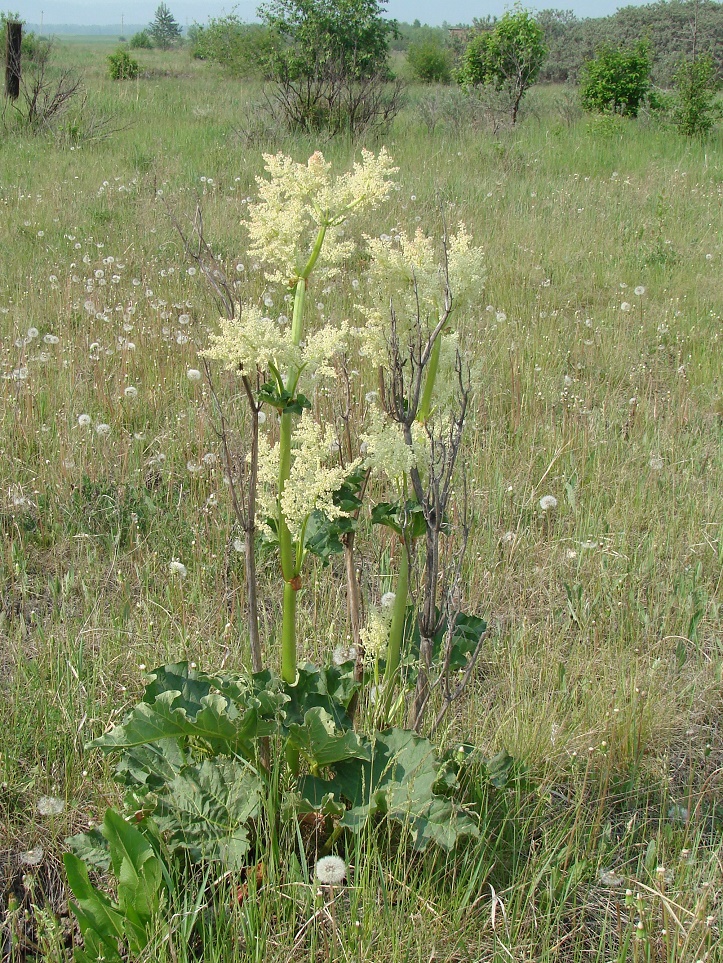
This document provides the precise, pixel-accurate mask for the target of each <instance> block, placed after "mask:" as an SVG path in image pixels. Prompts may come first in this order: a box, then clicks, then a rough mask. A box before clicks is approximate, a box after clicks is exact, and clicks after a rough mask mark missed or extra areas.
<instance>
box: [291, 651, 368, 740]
mask: <svg viewBox="0 0 723 963" xmlns="http://www.w3.org/2000/svg"><path fill="white" fill-rule="evenodd" d="M285 688H286V692H287V694H288V698H289V701H288V702H287V704H286V705H285V706H284V714H285V722H284V725H285V727H286V728H288V727H289V726H291V725H293V724H297V725H302V724H303V722H304V717H305V715H306V713H307V712H308V711H309V709H315V708H320V709H325V710H326V711H327V712H328V713H329V715H330V716H331V717H332V719H333V720H334V725H335V726H336V727H337V728H338V729H349V728H351V724H352V721H351V719H350V718H349V715H348V713H347V708H348V706H349V703H350V702H351V700H352V696H353V695H354V693H355V692H356V691H357V690H358V689H359V683H358V682H357V681H356V680H355V678H354V673H353V671H349V669H344V668H343V667H341V666H336V665H330V666H325V667H324V668H322V669H318V668H317V667H316V666H315V665H311V664H310V663H307V664H306V665H303V666H301V667H300V668H299V669H298V675H297V679H296V682H295V683H294V684H293V685H287V686H286V687H285Z"/></svg>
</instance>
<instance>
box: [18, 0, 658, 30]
mask: <svg viewBox="0 0 723 963" xmlns="http://www.w3.org/2000/svg"><path fill="white" fill-rule="evenodd" d="M159 2H160V0H113V2H112V3H109V2H107V0H69V2H62V0H27V2H23V0H4V2H3V0H0V9H6V8H7V9H8V10H11V11H13V12H16V11H17V12H19V13H20V16H21V17H22V19H23V20H25V21H26V22H27V23H31V24H39V23H41V22H42V23H44V24H48V23H51V24H52V23H57V24H63V23H77V24H85V25H90V24H97V25H105V24H115V23H118V24H119V23H120V22H121V16H122V17H123V22H124V23H139V24H142V23H148V22H150V21H151V20H152V19H153V14H154V12H155V9H156V7H157V6H158V3H159ZM643 2H649V0H637V2H636V0H537V2H530V3H529V4H525V5H526V6H529V8H530V9H535V8H537V9H538V10H542V9H545V8H546V7H557V8H559V9H564V10H573V11H574V12H575V13H576V14H577V15H578V16H579V17H603V16H606V15H608V14H611V13H614V12H615V11H616V10H617V9H618V7H621V6H640V5H641V4H642V3H643ZM166 3H167V5H168V7H169V8H170V10H171V13H172V14H173V15H174V17H175V18H176V20H177V21H178V22H179V23H180V24H181V26H185V25H186V24H187V23H189V24H190V23H194V22H197V23H205V22H206V21H207V20H208V18H209V17H218V16H222V15H223V14H225V13H230V12H232V11H235V13H236V14H237V16H238V17H239V18H240V19H241V20H253V19H254V16H255V12H256V8H257V7H258V6H259V2H258V0H239V2H238V3H235V4H234V3H233V2H230V3H228V2H224V0H208V2H206V3H205V4H199V3H198V0H166ZM512 5H513V3H512V0H447V2H446V3H441V2H440V0H389V2H388V4H387V13H388V15H389V16H390V17H394V18H396V19H397V20H403V21H407V22H408V23H411V22H412V21H414V20H415V19H419V20H421V21H422V23H428V24H431V25H434V26H436V25H439V24H441V23H442V22H443V21H447V23H451V24H454V23H471V22H472V18H473V17H484V16H486V15H487V14H488V13H491V14H496V15H498V16H499V15H500V14H501V13H504V11H505V10H506V9H509V8H510V7H512ZM41 15H42V16H41Z"/></svg>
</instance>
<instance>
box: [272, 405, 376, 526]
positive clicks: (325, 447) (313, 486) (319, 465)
mask: <svg viewBox="0 0 723 963" xmlns="http://www.w3.org/2000/svg"><path fill="white" fill-rule="evenodd" d="M291 448H292V463H291V473H290V475H289V480H288V481H287V482H286V484H285V486H284V490H283V492H281V495H280V497H279V499H278V501H277V498H276V493H277V482H278V473H279V444H278V442H277V443H276V444H275V445H273V446H271V445H269V443H268V440H267V439H266V437H265V436H264V435H262V436H261V437H260V438H259V474H258V478H259V490H258V504H259V516H260V517H259V524H260V525H261V526H262V527H265V520H266V518H268V517H271V518H275V519H276V520H277V521H278V520H279V511H278V509H279V506H280V507H281V512H282V514H283V517H284V520H285V521H286V524H287V526H288V528H289V531H290V532H291V536H292V538H293V539H294V540H298V539H299V538H300V537H301V535H302V534H303V531H304V526H305V525H306V521H307V519H308V518H309V515H311V513H312V512H314V511H320V512H322V513H323V514H324V515H325V516H326V518H328V519H329V520H330V521H333V520H334V519H335V518H340V517H342V516H344V515H346V514H347V513H346V512H344V511H342V510H341V509H340V508H339V507H338V506H337V505H335V504H334V500H333V496H334V492H336V491H338V490H339V489H340V488H341V486H342V485H343V483H344V481H345V479H346V478H347V476H348V475H350V474H351V473H352V472H353V471H354V470H355V469H356V468H358V467H359V464H360V463H361V459H359V458H357V459H356V460H355V461H353V462H351V464H348V465H341V464H340V462H339V444H338V440H337V438H336V434H335V432H334V427H333V425H331V424H327V425H324V426H322V425H319V424H318V423H317V422H316V421H314V418H313V417H312V415H311V413H310V412H309V411H304V413H303V415H302V416H301V419H300V421H299V423H298V425H297V426H296V429H295V430H294V434H293V436H292V439H291Z"/></svg>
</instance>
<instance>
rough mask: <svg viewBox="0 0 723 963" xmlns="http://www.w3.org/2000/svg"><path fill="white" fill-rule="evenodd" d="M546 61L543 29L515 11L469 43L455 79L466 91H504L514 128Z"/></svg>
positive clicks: (518, 11) (527, 14)
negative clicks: (467, 89)
mask: <svg viewBox="0 0 723 963" xmlns="http://www.w3.org/2000/svg"><path fill="white" fill-rule="evenodd" d="M546 58H547V47H546V46H545V37H544V33H543V31H542V28H541V27H540V25H539V24H538V23H537V21H536V20H535V18H534V17H533V16H532V14H531V13H530V12H529V11H527V10H521V9H516V10H514V11H508V12H507V13H506V14H505V15H504V16H503V17H502V19H501V20H499V21H498V22H497V23H496V24H495V25H494V27H493V28H492V29H491V30H485V31H484V32H483V33H479V34H478V35H477V36H476V37H473V38H472V40H470V42H469V43H468V44H467V48H466V50H465V52H464V56H463V58H462V66H461V68H460V72H459V77H458V79H459V82H460V83H461V84H462V85H463V86H465V87H479V86H483V87H486V86H489V87H492V88H494V89H495V90H497V91H500V90H506V91H507V92H508V93H509V98H510V111H511V116H512V123H513V124H514V123H515V122H516V121H517V113H518V111H519V108H520V103H521V102H522V98H523V97H524V96H525V94H526V93H527V91H528V90H529V89H530V87H531V86H532V85H533V84H534V83H535V81H536V80H537V78H538V76H539V73H540V70H541V69H542V65H543V64H544V62H545V60H546Z"/></svg>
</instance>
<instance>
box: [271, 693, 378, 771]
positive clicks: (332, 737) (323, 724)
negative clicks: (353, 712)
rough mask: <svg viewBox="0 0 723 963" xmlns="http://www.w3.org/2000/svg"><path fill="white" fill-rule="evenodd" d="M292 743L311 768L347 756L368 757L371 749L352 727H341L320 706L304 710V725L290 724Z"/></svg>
mask: <svg viewBox="0 0 723 963" xmlns="http://www.w3.org/2000/svg"><path fill="white" fill-rule="evenodd" d="M289 744H290V745H291V746H292V747H293V748H294V749H298V750H299V752H300V753H301V755H302V756H303V757H304V758H305V759H306V761H307V762H308V763H309V765H310V766H311V768H312V770H314V769H319V768H323V767H325V766H331V765H333V764H334V763H338V762H342V761H343V760H344V759H369V758H370V756H369V749H368V747H367V746H365V745H364V744H363V743H362V741H361V739H360V738H359V736H358V735H357V734H356V732H354V730H353V729H346V730H340V729H338V728H337V727H336V725H335V724H334V719H333V718H332V716H331V715H330V714H329V713H328V712H327V711H326V709H322V708H320V707H317V708H314V709H309V710H308V712H306V713H305V714H304V722H303V725H299V724H298V723H292V724H291V725H290V726H289Z"/></svg>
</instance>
